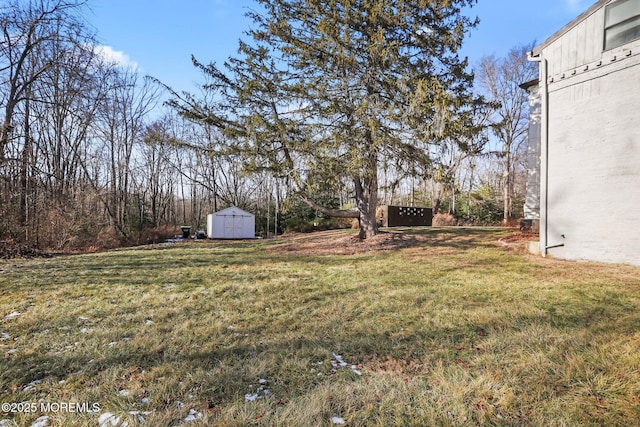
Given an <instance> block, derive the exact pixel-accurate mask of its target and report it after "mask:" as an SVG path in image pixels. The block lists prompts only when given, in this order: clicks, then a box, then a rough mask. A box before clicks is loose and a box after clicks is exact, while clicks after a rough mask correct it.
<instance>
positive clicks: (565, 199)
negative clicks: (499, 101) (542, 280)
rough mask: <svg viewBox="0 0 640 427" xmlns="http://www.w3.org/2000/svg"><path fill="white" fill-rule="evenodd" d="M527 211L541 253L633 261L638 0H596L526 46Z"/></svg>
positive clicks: (639, 254) (639, 153) (639, 150)
mask: <svg viewBox="0 0 640 427" xmlns="http://www.w3.org/2000/svg"><path fill="white" fill-rule="evenodd" d="M530 60H532V61H536V62H538V63H539V70H540V73H539V79H538V80H536V81H533V82H529V83H527V84H525V85H523V87H524V88H526V89H527V90H528V91H529V94H530V107H531V120H530V135H529V138H530V141H529V156H528V159H529V173H528V182H527V199H526V206H525V215H526V217H527V218H529V219H533V220H539V227H540V252H541V253H542V254H543V255H550V256H553V257H557V258H562V259H568V260H591V261H601V262H609V263H624V264H632V265H640V0H600V1H598V2H596V3H595V4H594V5H593V6H591V7H590V8H589V9H588V10H587V11H585V12H584V13H583V14H581V15H580V16H578V17H577V18H576V19H575V20H574V21H572V22H571V23H569V24H568V25H567V26H565V27H564V28H562V29H561V30H560V31H558V32H557V33H556V34H554V35H553V36H551V37H550V38H549V39H548V40H546V41H545V42H544V43H542V44H541V45H539V46H537V47H536V48H535V49H534V50H533V52H531V54H530Z"/></svg>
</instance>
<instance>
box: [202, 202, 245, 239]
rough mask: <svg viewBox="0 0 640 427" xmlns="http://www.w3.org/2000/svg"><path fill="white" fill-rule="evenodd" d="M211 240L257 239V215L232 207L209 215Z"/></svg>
mask: <svg viewBox="0 0 640 427" xmlns="http://www.w3.org/2000/svg"><path fill="white" fill-rule="evenodd" d="M207 237H209V238H210V239H253V238H255V237H256V217H255V215H253V214H251V213H249V212H246V211H243V210H242V209H240V208H238V207H235V206H232V207H230V208H227V209H224V210H221V211H219V212H216V213H213V214H209V215H207Z"/></svg>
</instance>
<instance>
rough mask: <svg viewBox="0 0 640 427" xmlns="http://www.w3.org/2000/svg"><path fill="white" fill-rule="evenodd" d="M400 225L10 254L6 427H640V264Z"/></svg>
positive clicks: (493, 236) (3, 280)
mask: <svg viewBox="0 0 640 427" xmlns="http://www.w3.org/2000/svg"><path fill="white" fill-rule="evenodd" d="M395 232H396V233H400V234H401V235H402V236H403V237H404V238H407V239H415V241H414V244H413V245H411V246H409V247H404V248H398V249H394V250H387V251H384V252H377V253H364V254H356V255H339V256H335V255H334V256H313V255H308V254H307V255H296V254H294V253H288V254H285V253H282V252H278V251H273V250H272V249H273V248H277V247H279V245H282V244H283V243H286V240H277V241H245V242H206V243H203V242H198V243H196V242H191V243H187V244H176V245H169V246H156V247H152V248H137V249H131V250H119V251H111V252H106V253H97V254H88V255H76V256H58V257H54V258H50V259H30V260H12V261H0V339H1V341H0V402H2V403H10V404H14V405H9V406H7V405H3V407H2V408H3V410H2V413H1V414H0V420H6V421H0V423H6V424H0V425H2V426H5V425H18V426H29V425H31V424H32V423H33V422H34V421H35V420H36V419H37V418H39V417H41V416H48V423H49V425H50V426H74V425H79V426H82V425H87V426H96V425H99V421H102V422H104V425H121V424H122V423H125V425H127V424H126V423H128V425H129V426H135V425H142V424H144V425H149V426H176V425H180V424H186V425H189V426H192V425H193V426H198V425H222V426H227V425H228V426H235V425H237V426H244V425H257V426H263V425H264V426H331V425H340V424H334V423H339V422H341V421H344V423H345V424H344V425H348V426H392V425H396V426H402V425H414V426H430V425H443V426H447V425H453V426H455V425H464V426H466V425H498V426H500V425H504V426H528V425H531V426H578V425H580V426H589V425H593V426H616V425H620V426H628V425H640V310H639V307H640V274H639V273H640V269H638V268H634V267H627V266H619V265H602V264H593V263H570V262H561V261H557V260H550V259H542V258H534V257H529V256H526V255H523V254H520V253H517V252H514V251H511V250H507V249H505V248H504V247H501V246H500V245H498V244H497V240H498V238H499V237H500V236H502V235H504V233H505V232H504V231H498V230H488V229H437V228H433V229H424V230H420V231H417V230H400V231H395ZM344 233H353V232H352V231H348V232H346V231H345V232H344ZM309 238H310V239H311V238H313V237H311V236H309ZM340 362H344V363H340ZM341 364H342V365H345V366H341ZM334 365H335V366H334ZM18 402H26V403H27V405H26V406H25V405H22V406H20V405H18ZM63 404H66V405H67V407H64V406H62V407H58V406H56V405H63ZM70 404H71V405H70ZM47 405H49V406H47ZM74 405H75V406H74ZM33 409H35V410H36V412H35V413H34V412H31V410H33ZM87 409H96V411H95V412H87ZM109 414H112V415H113V417H112V418H111V419H110V420H107V421H105V420H106V419H107V418H108V417H109ZM116 418H119V419H120V420H119V422H118V423H115V420H116ZM191 420H193V421H191ZM111 421H114V424H111ZM11 422H13V423H11Z"/></svg>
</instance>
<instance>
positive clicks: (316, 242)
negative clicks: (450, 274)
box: [269, 230, 421, 255]
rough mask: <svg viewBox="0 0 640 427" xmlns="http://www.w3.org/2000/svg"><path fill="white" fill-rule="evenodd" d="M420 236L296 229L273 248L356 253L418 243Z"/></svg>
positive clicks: (284, 251) (293, 251)
mask: <svg viewBox="0 0 640 427" xmlns="http://www.w3.org/2000/svg"><path fill="white" fill-rule="evenodd" d="M418 237H419V236H414V235H407V234H404V233H394V232H380V233H379V234H378V235H376V236H373V237H370V238H368V239H365V240H360V239H358V236H357V235H354V234H347V233H345V232H344V231H340V230H337V231H322V232H316V233H309V234H302V233H292V234H287V235H286V236H284V237H283V239H282V243H277V244H275V245H274V246H272V247H270V248H269V251H271V252H275V253H280V254H297V255H356V254H367V253H377V252H383V251H390V250H396V249H402V248H408V247H412V246H416V245H417V244H418V243H419V240H421V239H419V238H418Z"/></svg>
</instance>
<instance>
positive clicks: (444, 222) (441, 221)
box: [432, 214, 458, 227]
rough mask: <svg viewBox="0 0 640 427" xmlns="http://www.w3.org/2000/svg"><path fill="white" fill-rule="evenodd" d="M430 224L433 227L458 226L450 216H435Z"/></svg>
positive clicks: (456, 221) (454, 218)
mask: <svg viewBox="0 0 640 427" xmlns="http://www.w3.org/2000/svg"><path fill="white" fill-rule="evenodd" d="M432 224H433V226H434V227H452V226H456V225H458V220H457V219H456V217H455V216H453V215H451V214H436V215H434V216H433V221H432Z"/></svg>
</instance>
